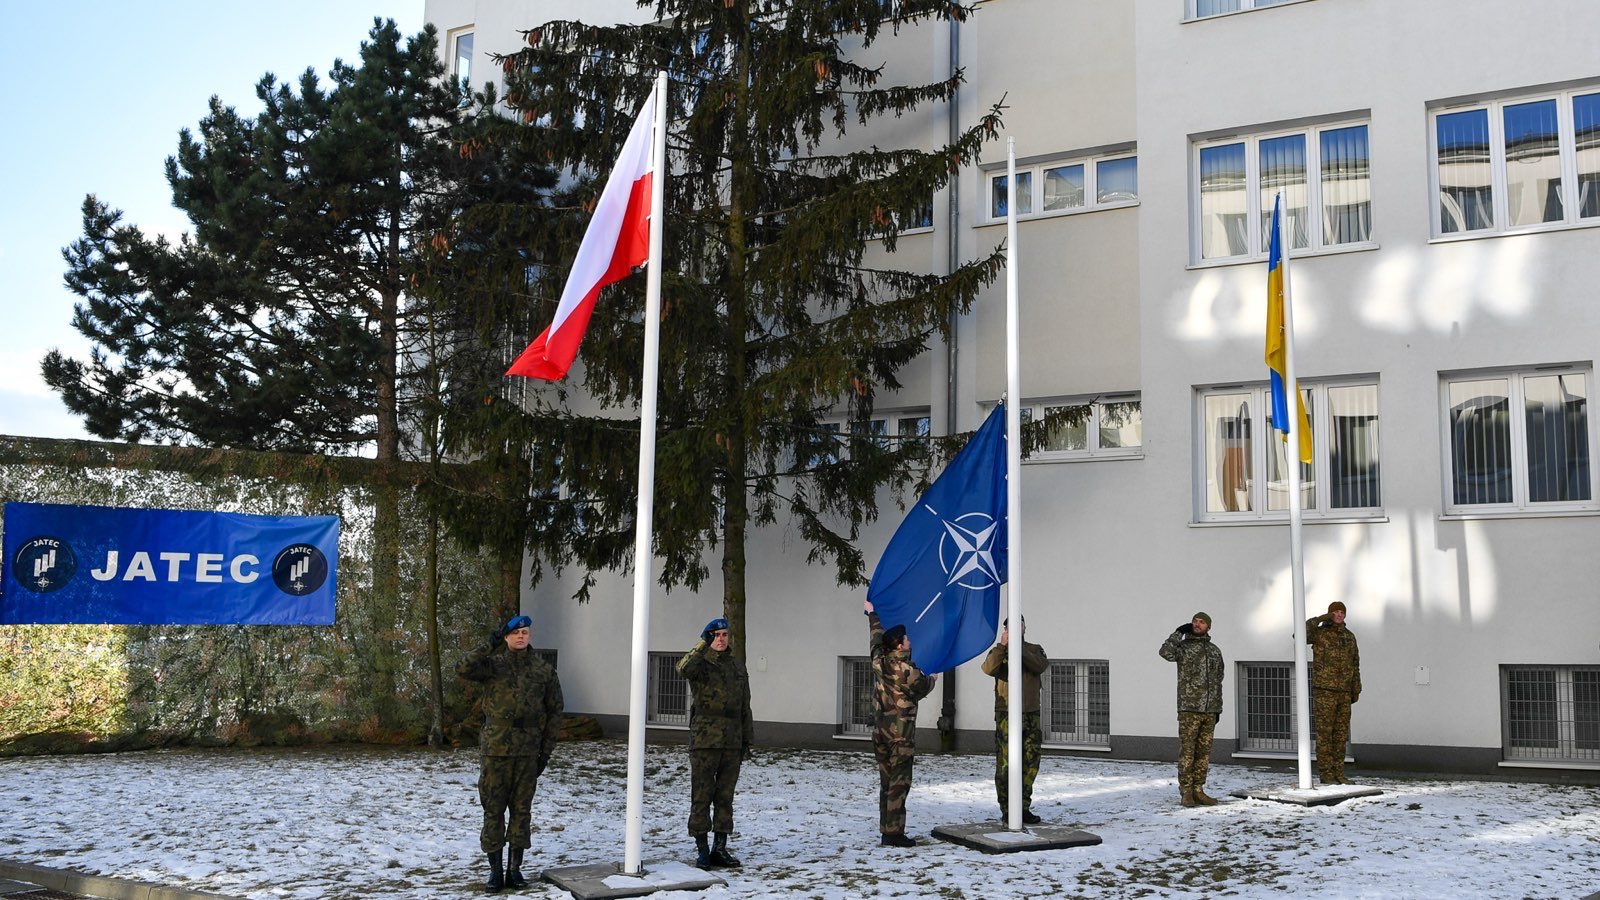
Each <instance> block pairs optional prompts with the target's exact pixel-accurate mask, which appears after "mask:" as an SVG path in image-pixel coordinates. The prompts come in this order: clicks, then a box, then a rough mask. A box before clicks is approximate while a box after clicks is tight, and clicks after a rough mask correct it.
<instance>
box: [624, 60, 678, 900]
mask: <svg viewBox="0 0 1600 900" xmlns="http://www.w3.org/2000/svg"><path fill="white" fill-rule="evenodd" d="M652 99H653V101H654V102H655V113H654V127H655V134H654V135H653V138H654V140H653V143H652V145H651V152H650V261H649V262H648V263H646V270H645V295H644V297H645V299H644V382H643V387H642V389H641V393H640V396H639V508H638V513H637V517H638V521H637V522H636V523H635V530H634V542H633V683H632V684H631V686H630V688H629V693H628V812H627V838H626V841H627V849H626V851H625V858H624V863H623V871H624V872H625V873H626V874H629V875H641V874H643V873H644V865H643V863H642V862H641V861H640V843H641V842H642V840H643V836H644V739H645V727H644V726H645V715H646V710H645V698H646V696H647V692H648V685H649V665H650V580H651V578H653V577H654V574H655V566H654V564H653V563H654V560H655V554H654V553H653V552H652V549H651V524H652V522H651V517H652V516H653V515H654V514H655V487H656V383H657V382H658V381H660V380H661V378H660V376H661V359H660V358H661V230H662V226H663V225H664V222H663V212H664V210H665V209H666V188H667V161H666V157H667V73H666V72H662V73H660V74H659V75H657V76H656V89H655V92H654V94H653V95H652Z"/></svg>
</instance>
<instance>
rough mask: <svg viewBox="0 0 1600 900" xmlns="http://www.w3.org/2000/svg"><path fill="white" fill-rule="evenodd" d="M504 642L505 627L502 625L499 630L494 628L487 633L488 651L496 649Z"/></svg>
mask: <svg viewBox="0 0 1600 900" xmlns="http://www.w3.org/2000/svg"><path fill="white" fill-rule="evenodd" d="M505 641H506V629H505V626H503V625H502V626H500V627H499V628H496V629H495V630H494V631H491V632H490V633H489V649H490V650H493V649H495V648H496V647H498V646H500V645H501V644H503V643H505Z"/></svg>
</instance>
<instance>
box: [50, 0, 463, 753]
mask: <svg viewBox="0 0 1600 900" xmlns="http://www.w3.org/2000/svg"><path fill="white" fill-rule="evenodd" d="M256 96H257V98H258V99H259V100H260V102H261V104H262V107H263V109H262V111H261V113H260V114H259V115H258V116H256V117H254V118H250V117H247V116H242V115H240V114H239V113H238V112H237V111H236V110H235V109H234V108H232V107H229V106H226V105H224V104H223V103H222V101H221V100H220V99H218V98H216V97H213V98H212V99H211V103H210V109H209V113H208V114H207V115H206V117H205V118H204V119H202V120H201V121H200V124H199V128H198V130H197V131H196V132H190V131H189V130H187V129H185V130H184V131H182V132H181V133H180V137H179V142H178V150H177V154H176V155H175V156H173V157H171V158H169V159H168V160H167V165H166V171H167V180H168V182H169V183H170V185H171V188H172V197H173V203H174V205H175V206H177V208H179V209H181V210H182V211H183V212H184V213H185V214H186V215H187V216H188V218H189V221H190V223H191V225H192V231H191V232H189V233H186V234H184V235H183V236H182V237H180V238H179V239H177V240H176V241H169V240H167V239H166V238H164V237H159V236H151V235H148V234H145V233H144V232H142V231H140V230H139V229H138V228H137V227H135V226H133V225H129V224H126V223H124V222H123V221H122V216H121V213H120V212H116V211H113V210H112V209H111V208H110V207H109V206H108V205H106V204H105V203H103V202H101V201H100V200H98V199H97V198H95V197H93V196H90V197H89V198H87V199H86V200H85V201H84V206H83V223H84V235H83V237H82V238H81V239H79V240H78V241H76V242H74V243H73V244H72V245H71V246H70V247H68V248H67V249H66V250H65V251H64V256H65V258H66V261H67V266H68V269H67V273H66V282H67V285H68V287H69V288H70V289H71V290H73V291H74V292H75V293H77V294H78V295H79V296H80V297H81V298H82V301H81V302H79V303H78V304H77V307H76V315H75V316H74V319H73V323H74V325H75V327H76V328H77V329H78V331H80V332H81V333H82V334H84V335H85V336H86V337H88V338H89V340H90V341H91V342H92V343H93V344H94V349H93V353H92V356H91V358H90V359H89V360H87V361H84V360H78V359H73V358H70V357H68V356H66V355H64V354H62V353H60V352H55V351H53V352H51V353H50V354H48V355H47V356H46V358H45V360H44V363H43V373H44V378H45V381H46V382H47V383H48V384H49V385H50V386H51V387H52V388H54V389H55V390H56V391H57V392H58V393H59V394H60V395H61V397H62V399H63V400H64V401H65V403H66V405H67V407H68V408H69V409H71V410H72V411H73V412H75V413H77V414H78V415H80V416H81V417H82V418H83V420H84V422H85V425H86V427H87V429H88V430H89V431H90V433H92V434H95V435H98V436H100V437H106V438H119V439H124V440H134V441H139V440H154V441H170V442H177V443H191V444H198V445H202V446H219V447H230V448H248V449H265V450H280V451H292V452H302V453H311V452H318V453H356V452H359V451H362V450H363V449H365V448H367V447H375V448H376V457H377V461H378V465H379V474H378V477H377V478H376V484H375V486H374V497H375V500H374V532H375V533H374V560H373V563H374V565H373V578H374V585H373V587H374V590H373V594H374V596H373V597H372V599H371V601H370V603H369V604H368V607H367V610H366V613H367V620H366V621H365V622H363V623H362V625H363V626H364V627H363V628H362V639H368V640H380V641H381V640H383V637H382V636H383V635H384V634H385V633H386V632H388V631H389V630H390V629H392V628H393V622H394V621H395V618H396V617H395V615H394V612H395V609H396V604H397V603H398V596H397V595H398V590H399V570H398V556H399V503H398V496H397V492H396V489H395V487H394V485H393V484H392V482H391V480H390V479H389V478H388V477H387V476H386V475H385V474H384V473H385V471H386V470H387V467H388V466H390V465H392V463H394V462H395V461H397V460H398V459H399V458H400V456H401V453H402V450H403V439H402V434H401V428H400V421H401V414H400V397H401V394H402V380H403V372H402V366H403V364H404V362H405V356H406V354H405V352H404V347H403V345H404V342H405V340H406V334H407V332H408V331H409V330H414V329H413V325H412V323H411V321H410V318H411V314H412V310H411V308H410V307H409V306H408V304H407V302H406V299H405V295H406V288H407V278H408V274H409V272H410V271H411V270H412V269H413V268H414V261H413V257H414V255H415V247H414V244H413V241H412V239H411V238H412V234H413V232H414V230H415V229H416V227H417V222H416V219H417V216H418V211H419V208H420V206H421V203H422V201H423V199H424V198H425V197H427V196H428V195H429V193H430V192H432V191H435V190H437V185H438V182H439V174H438V173H439V169H440V166H441V165H443V164H444V162H445V161H446V160H448V159H449V154H452V153H454V152H455V148H454V146H453V145H451V144H450V143H449V142H448V141H446V140H444V139H443V137H442V135H441V131H442V130H443V129H446V128H448V127H450V126H451V124H452V123H454V122H455V121H456V119H457V117H458V116H459V113H460V108H461V91H460V87H459V86H458V85H455V84H453V83H452V82H451V80H450V79H447V78H446V77H445V73H444V67H443V64H442V63H441V61H440V59H439V53H438V40H437V37H436V35H435V33H434V31H433V30H432V28H431V27H430V28H428V29H427V30H425V31H423V32H422V33H420V34H418V35H416V36H414V37H411V38H404V37H403V36H402V35H401V34H400V31H399V29H398V28H397V27H396V26H395V24H394V22H393V21H375V22H374V25H373V28H372V30H371V32H370V33H369V36H368V40H366V41H364V42H362V44H361V47H360V58H359V61H358V62H357V63H355V64H347V63H345V62H343V61H335V62H334V64H333V67H332V69H331V70H330V71H329V72H328V77H327V81H326V82H324V81H323V80H321V79H319V78H318V76H317V74H316V72H315V70H313V69H308V70H306V72H305V73H304V74H302V75H301V76H300V78H299V79H298V80H297V82H296V83H294V84H288V83H280V82H279V81H278V80H277V79H276V78H275V77H274V76H272V75H271V74H268V75H266V76H265V77H263V78H262V79H261V81H260V82H259V84H258V86H257V88H256ZM380 646H382V645H381V644H380ZM403 665H405V663H404V662H403V661H401V660H398V659H393V658H388V657H382V658H380V661H379V663H378V664H377V666H376V667H375V669H374V671H372V672H370V673H368V674H369V675H370V685H369V688H370V689H371V690H372V691H373V692H374V694H375V695H376V696H378V697H380V698H391V699H392V698H393V696H394V691H393V683H394V677H395V673H396V672H397V671H399V669H400V668H401V667H402V666H403ZM380 708H383V707H380ZM386 711H387V713H388V714H389V715H388V716H386V718H392V719H395V720H401V719H404V718H405V717H406V715H407V714H408V711H406V710H400V709H394V708H392V707H391V708H388V709H387V710H386ZM380 724H381V725H382V726H383V727H385V728H387V727H389V726H390V725H391V724H393V722H391V721H384V722H382V723H380Z"/></svg>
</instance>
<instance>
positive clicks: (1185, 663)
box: [1160, 631, 1225, 715]
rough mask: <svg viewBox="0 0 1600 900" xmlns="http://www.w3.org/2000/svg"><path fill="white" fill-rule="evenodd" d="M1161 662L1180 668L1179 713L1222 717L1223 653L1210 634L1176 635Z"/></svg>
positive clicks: (1167, 643) (1163, 648)
mask: <svg viewBox="0 0 1600 900" xmlns="http://www.w3.org/2000/svg"><path fill="white" fill-rule="evenodd" d="M1160 652H1161V658H1162V659H1164V660H1166V661H1168V662H1175V663H1177V664H1178V712H1181V713H1185V712H1198V713H1214V714H1216V715H1221V714H1222V675H1223V671H1224V669H1225V667H1224V666H1223V663H1222V651H1221V650H1219V649H1217V645H1216V644H1213V643H1212V642H1211V635H1209V634H1184V633H1183V632H1181V631H1174V632H1173V633H1172V636H1171V637H1169V638H1167V639H1166V641H1165V642H1164V643H1163V644H1162V645H1161V651H1160Z"/></svg>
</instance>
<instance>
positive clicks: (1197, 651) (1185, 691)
mask: <svg viewBox="0 0 1600 900" xmlns="http://www.w3.org/2000/svg"><path fill="white" fill-rule="evenodd" d="M1158 652H1160V654H1161V658H1162V659H1164V660H1166V661H1168V662H1174V663H1177V664H1178V796H1179V797H1180V798H1182V801H1183V805H1184V806H1195V805H1200V806H1215V805H1216V804H1217V801H1216V800H1214V799H1212V798H1211V797H1210V795H1208V794H1207V793H1206V791H1205V786H1206V772H1207V771H1208V770H1209V769H1210V767H1211V739H1212V736H1213V735H1215V733H1216V728H1217V721H1218V720H1219V719H1221V718H1222V676H1223V663H1222V651H1221V650H1219V649H1218V648H1217V645H1216V644H1214V643H1212V641H1211V617H1210V616H1208V615H1206V614H1205V613H1203V612H1197V613H1195V614H1194V618H1193V619H1191V620H1189V621H1188V622H1185V623H1183V624H1182V625H1179V626H1178V628H1177V630H1176V631H1174V632H1172V634H1171V635H1169V636H1168V637H1167V639H1166V640H1165V641H1163V642H1162V644H1161V649H1160V651H1158Z"/></svg>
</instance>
